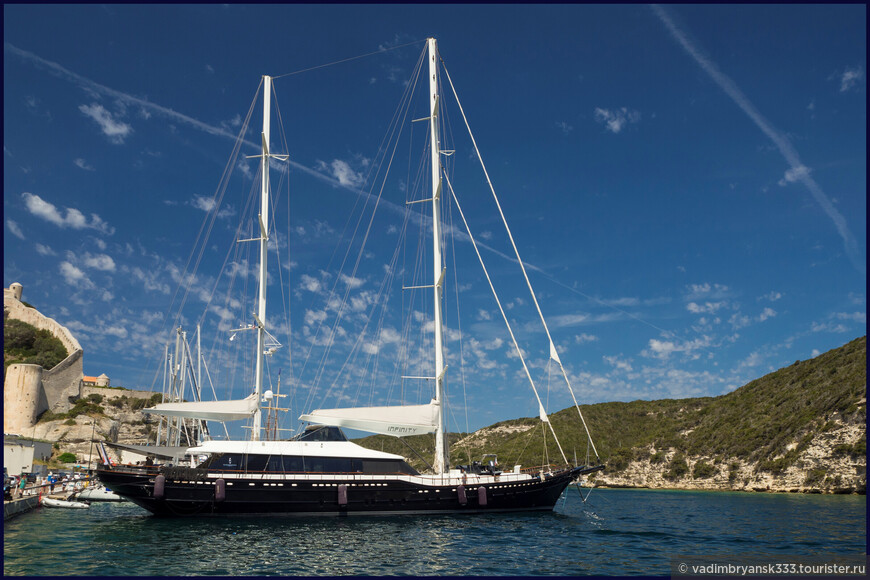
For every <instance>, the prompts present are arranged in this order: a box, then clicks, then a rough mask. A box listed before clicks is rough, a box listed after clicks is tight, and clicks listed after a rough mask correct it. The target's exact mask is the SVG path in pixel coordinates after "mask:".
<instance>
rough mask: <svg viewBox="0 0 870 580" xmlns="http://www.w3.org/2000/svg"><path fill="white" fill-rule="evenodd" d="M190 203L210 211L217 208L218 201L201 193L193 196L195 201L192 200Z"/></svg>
mask: <svg viewBox="0 0 870 580" xmlns="http://www.w3.org/2000/svg"><path fill="white" fill-rule="evenodd" d="M190 205H192V206H193V207H195V208H196V209H201V210H202V211H204V212H210V211H211V210H213V209H214V208H215V206H216V205H217V203H216V202H215V200H214V199H213V198H211V197H203V196H201V195H195V196H193V201H191V202H190Z"/></svg>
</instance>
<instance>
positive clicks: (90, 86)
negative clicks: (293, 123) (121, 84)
mask: <svg viewBox="0 0 870 580" xmlns="http://www.w3.org/2000/svg"><path fill="white" fill-rule="evenodd" d="M4 46H5V48H6V50H8V51H10V52H11V53H13V54H15V55H18V56H19V57H21V58H22V59H24V60H26V61H29V62H32V63H34V64H36V65H37V66H42V67H44V68H46V69H48V71H49V72H51V73H52V74H53V75H55V76H57V77H59V78H62V79H65V80H67V81H69V82H71V83H73V84H75V85H78V86H79V87H81V88H83V89H85V90H87V91H90V92H93V93H97V94H101V95H105V96H108V97H111V98H113V99H117V100H119V101H122V102H124V103H127V104H131V105H136V106H138V107H141V108H143V109H146V110H148V111H152V112H154V113H156V114H157V115H159V116H162V117H165V118H169V119H173V120H175V121H178V122H180V123H184V124H185V125H188V126H190V127H193V128H194V129H198V130H200V131H204V132H205V133H208V134H210V135H216V136H219V137H225V138H227V139H231V140H232V141H235V140H236V139H238V138H239V136H238V135H237V134H235V133H232V132H230V131H227V130H226V129H224V128H222V127H215V126H213V125H209V124H208V123H203V122H202V121H200V120H198V119H194V118H193V117H190V116H188V115H185V114H183V113H179V112H178V111H174V110H172V109H170V108H168V107H163V106H161V105H158V104H156V103H152V102H151V101H148V100H145V99H142V98H139V97H135V96H133V95H130V94H127V93H124V92H121V91H118V90H116V89H113V88H110V87H107V86H105V85H102V84H100V83H98V82H95V81H92V80H91V79H89V78H87V77H84V76H82V75H80V74H78V73H75V72H73V71H71V70H69V69H67V68H65V67H63V66H61V65H59V64H57V63H56V62H52V61H49V60H46V59H44V58H42V57H40V56H37V55H36V54H33V53H32V52H29V51H27V50H23V49H20V48H18V47H16V46H13V45H12V44H10V43H8V42H7V43H5V44H4ZM243 142H244V143H245V144H246V145H248V146H250V147H252V148H253V149H259V148H260V143H259V142H253V141H247V140H243ZM287 163H289V165H290V166H291V167H294V168H296V169H297V170H299V171H301V172H303V173H305V174H307V175H310V176H312V177H314V178H315V179H318V180H320V181H323V182H325V183H328V184H330V185H332V186H334V187H338V188H341V189H344V190H346V191H350V192H352V193H355V194H356V195H358V196H360V197H362V198H364V199H365V200H366V201H367V202H374V201H376V197H377V196H375V195H373V194H372V193H371V192H368V191H365V190H362V189H359V188H357V187H354V186H352V185H348V184H346V183H343V182H341V181H339V180H338V179H335V178H333V177H331V176H329V175H326V174H324V173H321V172H319V171H317V170H316V169H312V168H310V167H306V166H305V165H302V164H301V163H298V162H295V161H293V160H289V159H288V160H287ZM378 203H379V204H380V205H381V206H383V207H385V208H386V209H388V210H390V211H391V212H393V213H396V214H399V215H404V213H405V211H406V208H405V207H403V206H401V205H398V204H396V203H393V202H391V201H389V200H385V199H381V200H380V201H379V202H378ZM412 219H413V220H414V221H416V222H419V220H420V218H419V216H417V214H413V217H412ZM455 235H456V236H457V237H458V238H459V239H460V240H462V241H470V240H469V239H468V236H467V235H466V234H465V232H461V231H458V230H456V231H455ZM478 245H479V246H480V247H482V248H485V249H487V250H488V251H490V252H492V253H494V254H496V255H498V256H500V257H502V258H504V259H506V260H510V261H513V262H516V259H515V258H514V257H512V256H508V255H506V254H504V253H502V252H500V251H498V250H496V249H495V248H492V247H490V246H488V245H486V244H482V243H480V242H478ZM527 266H529V267H530V268H532V269H534V270H538V271H541V269H540V268H538V267H536V266H532V265H530V264H527Z"/></svg>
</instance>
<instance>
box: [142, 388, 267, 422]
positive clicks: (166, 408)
mask: <svg viewBox="0 0 870 580" xmlns="http://www.w3.org/2000/svg"><path fill="white" fill-rule="evenodd" d="M256 410H257V395H256V394H253V395H251V396H249V397H246V398H244V399H237V400H234V401H194V402H190V403H161V404H159V405H154V406H153V407H149V408H147V409H142V411H144V412H145V413H150V414H152V415H163V416H165V417H188V418H190V419H204V420H207V421H238V420H240V419H247V418H249V417H250V416H251V415H253V414H254V412H255V411H256Z"/></svg>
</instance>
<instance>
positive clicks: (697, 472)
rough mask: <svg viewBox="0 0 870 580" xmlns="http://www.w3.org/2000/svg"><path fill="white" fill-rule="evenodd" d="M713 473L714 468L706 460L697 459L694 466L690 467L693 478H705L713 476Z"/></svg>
mask: <svg viewBox="0 0 870 580" xmlns="http://www.w3.org/2000/svg"><path fill="white" fill-rule="evenodd" d="M715 474H716V468H715V467H713V466H712V465H710V464H709V463H707V462H706V461H699V462H698V463H696V464H695V467H694V468H692V477H694V478H695V479H707V478H709V477H713V476H714V475H715Z"/></svg>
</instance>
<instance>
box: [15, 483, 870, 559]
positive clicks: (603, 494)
mask: <svg viewBox="0 0 870 580" xmlns="http://www.w3.org/2000/svg"><path fill="white" fill-rule="evenodd" d="M587 491H588V490H587ZM866 505H867V504H866V496H830V495H827V496H822V495H802V494H767V493H757V494H756V493H737V492H735V493H728V492H688V491H649V490H594V491H592V493H591V495H590V496H589V498H588V501H586V502H585V503H584V502H583V501H581V499H580V496H579V494H578V492H577V490H576V488H570V489H568V490H567V492H566V493H565V494H564V495H563V497H562V499H560V500H559V503H558V504H557V506H556V509H555V510H554V511H553V512H544V513H519V514H484V515H473V514H467V515H453V516H389V517H372V516H366V517H349V518H328V517H321V518H307V519H301V518H292V517H273V518H255V517H235V518H231V517H225V518H194V519H163V518H155V517H153V516H151V515H149V514H148V512H146V511H145V510H142V509H141V508H138V507H136V506H134V505H132V504H129V503H122V504H110V503H94V504H92V505H91V507H90V509H88V510H65V509H52V508H39V509H37V510H35V511H33V512H30V513H27V514H24V515H22V516H19V517H18V518H15V519H13V520H10V521H8V522H5V524H4V531H3V540H4V542H3V544H4V545H3V572H4V574H6V575H75V576H79V575H111V576H128V575H130V576H143V575H160V576H188V575H220V576H223V575H234V576H244V575H257V576H267V575H281V576H295V575H301V576H343V575H379V576H383V575H413V576H436V575H437V576H442V575H473V576H491V575H497V576H503V575H522V576H529V575H532V576H548V575H558V576H566V575H572V576H573V575H585V574H596V575H670V573H671V569H670V564H671V558H673V557H676V556H678V555H688V556H691V555H720V556H739V555H741V554H753V555H759V554H769V555H774V556H780V557H785V556H815V555H818V556H822V555H826V556H827V555H857V554H866V542H867V531H866V530H867V527H866V515H865V514H866Z"/></svg>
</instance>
